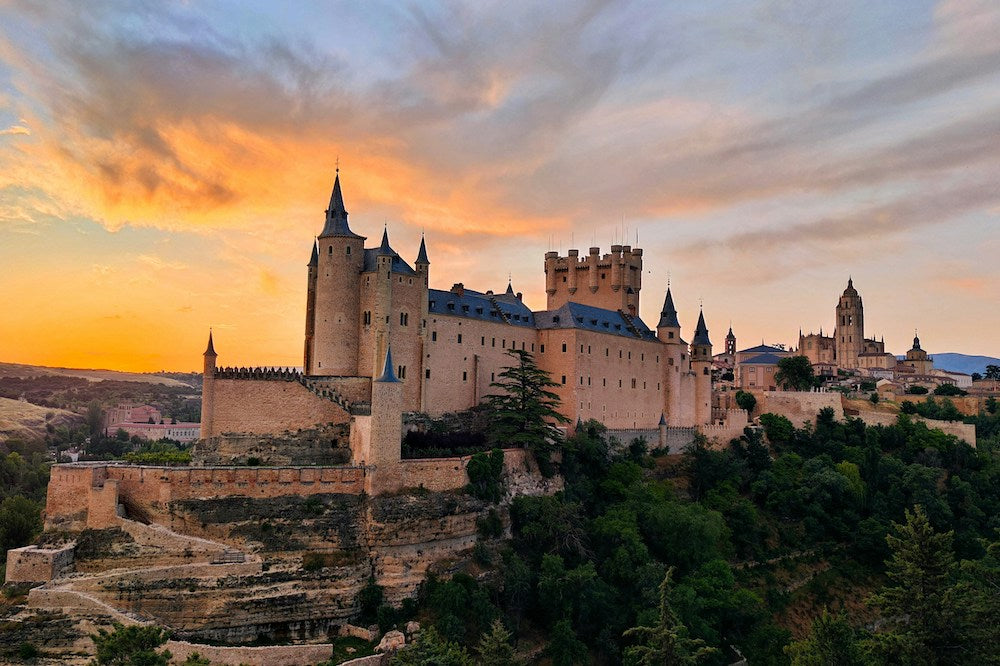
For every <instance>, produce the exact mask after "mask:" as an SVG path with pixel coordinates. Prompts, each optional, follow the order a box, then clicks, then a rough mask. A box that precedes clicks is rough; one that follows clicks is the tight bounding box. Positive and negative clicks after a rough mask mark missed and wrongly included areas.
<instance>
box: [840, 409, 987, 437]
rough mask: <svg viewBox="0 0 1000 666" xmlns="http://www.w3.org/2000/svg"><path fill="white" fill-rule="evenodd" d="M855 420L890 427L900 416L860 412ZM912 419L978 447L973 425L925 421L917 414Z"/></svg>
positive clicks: (889, 413)
mask: <svg viewBox="0 0 1000 666" xmlns="http://www.w3.org/2000/svg"><path fill="white" fill-rule="evenodd" d="M854 418H858V419H861V420H862V421H864V422H865V424H866V425H870V426H875V425H882V426H890V425H895V424H896V421H897V420H898V419H899V415H898V414H894V413H892V412H873V411H859V412H858V415H857V416H855V417H854ZM910 419H911V420H912V421H913V422H915V423H923V424H924V425H926V426H927V427H928V428H930V429H932V430H940V431H941V432H943V433H944V434H946V435H954V436H955V437H958V438H959V439H960V440H962V441H964V442H965V443H966V444H969V445H970V446H975V445H976V426H975V424H973V423H962V422H961V421H938V420H935V419H925V418H924V417H922V416H919V415H917V414H911V415H910Z"/></svg>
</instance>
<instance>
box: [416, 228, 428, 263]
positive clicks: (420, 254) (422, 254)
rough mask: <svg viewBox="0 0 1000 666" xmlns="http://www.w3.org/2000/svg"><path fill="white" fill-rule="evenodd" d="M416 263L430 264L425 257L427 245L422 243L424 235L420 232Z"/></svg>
mask: <svg viewBox="0 0 1000 666" xmlns="http://www.w3.org/2000/svg"><path fill="white" fill-rule="evenodd" d="M417 263H418V264H426V265H430V263H431V262H430V260H429V259H427V245H426V244H425V243H424V235H423V234H420V251H418V252H417Z"/></svg>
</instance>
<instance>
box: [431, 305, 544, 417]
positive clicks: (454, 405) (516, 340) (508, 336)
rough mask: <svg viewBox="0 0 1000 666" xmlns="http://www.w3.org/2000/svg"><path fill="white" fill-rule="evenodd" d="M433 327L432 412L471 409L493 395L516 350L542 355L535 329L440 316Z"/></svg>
mask: <svg viewBox="0 0 1000 666" xmlns="http://www.w3.org/2000/svg"><path fill="white" fill-rule="evenodd" d="M427 328H428V335H427V340H428V341H427V357H428V358H427V369H429V370H430V371H431V375H430V377H429V378H427V377H423V382H424V384H425V388H424V392H425V394H426V403H427V404H426V411H428V412H429V413H431V414H434V415H439V414H444V413H445V412H455V411H461V410H463V409H469V408H470V407H472V406H474V405H476V404H477V403H479V402H481V401H482V400H483V398H484V397H485V396H487V395H489V394H491V393H493V392H494V389H492V388H491V387H490V384H491V383H492V382H493V381H494V380H495V378H496V377H497V376H498V375H499V374H500V373H501V372H502V371H503V370H504V368H507V367H509V366H510V364H511V358H510V356H508V355H507V352H508V351H509V350H510V349H512V348H514V349H523V350H525V351H528V352H532V353H536V354H537V352H536V331H535V329H534V328H527V327H524V326H514V325H511V324H504V323H499V322H492V321H477V320H475V319H470V318H467V317H449V316H447V315H444V316H442V315H440V314H435V315H431V316H430V319H429V321H428V322H427ZM459 335H461V336H462V341H461V342H459V341H458V337H459ZM435 338H436V339H435Z"/></svg>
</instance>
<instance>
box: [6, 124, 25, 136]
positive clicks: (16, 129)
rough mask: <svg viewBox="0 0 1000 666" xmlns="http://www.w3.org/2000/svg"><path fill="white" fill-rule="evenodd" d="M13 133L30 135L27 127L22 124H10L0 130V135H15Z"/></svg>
mask: <svg viewBox="0 0 1000 666" xmlns="http://www.w3.org/2000/svg"><path fill="white" fill-rule="evenodd" d="M15 134H21V135H25V136H30V135H31V130H30V129H28V128H27V127H25V126H24V125H11V126H10V127H8V128H6V129H2V130H0V136H3V135H15Z"/></svg>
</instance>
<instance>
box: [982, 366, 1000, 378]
mask: <svg viewBox="0 0 1000 666" xmlns="http://www.w3.org/2000/svg"><path fill="white" fill-rule="evenodd" d="M984 377H985V378H986V379H992V380H995V381H1000V365H988V366H986V374H985V375H984Z"/></svg>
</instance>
